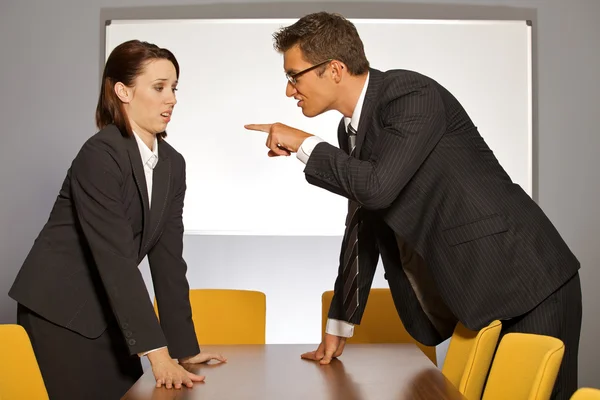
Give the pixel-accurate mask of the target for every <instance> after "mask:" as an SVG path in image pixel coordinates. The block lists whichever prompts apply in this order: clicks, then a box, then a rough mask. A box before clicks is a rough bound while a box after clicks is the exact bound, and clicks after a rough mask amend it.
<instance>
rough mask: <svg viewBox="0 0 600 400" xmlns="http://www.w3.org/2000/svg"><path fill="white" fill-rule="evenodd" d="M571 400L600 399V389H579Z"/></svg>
mask: <svg viewBox="0 0 600 400" xmlns="http://www.w3.org/2000/svg"><path fill="white" fill-rule="evenodd" d="M571 400H600V389H592V388H581V389H578V390H577V391H576V392H575V393H573V396H571Z"/></svg>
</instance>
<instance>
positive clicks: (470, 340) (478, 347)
mask: <svg viewBox="0 0 600 400" xmlns="http://www.w3.org/2000/svg"><path fill="white" fill-rule="evenodd" d="M501 330H502V324H501V323H500V321H492V322H491V323H490V324H489V325H488V326H486V327H484V328H482V329H481V330H480V331H478V332H477V331H472V330H470V329H467V328H466V327H465V326H464V325H463V324H461V323H460V322H459V323H458V324H457V325H456V328H455V329H454V333H453V334H452V338H451V339H450V345H449V346H448V352H447V353H446V359H445V360H444V365H443V366H442V373H443V374H444V375H445V376H446V378H448V380H449V381H450V382H452V384H453V385H454V386H456V387H457V388H458V390H459V391H460V392H461V393H462V394H463V395H464V396H465V397H466V398H467V399H468V400H480V399H481V393H482V392H483V386H484V385H485V379H486V377H487V375H488V371H489V370H490V365H491V363H492V358H493V357H494V351H495V350H496V346H497V345H498V337H499V336H500V331H501Z"/></svg>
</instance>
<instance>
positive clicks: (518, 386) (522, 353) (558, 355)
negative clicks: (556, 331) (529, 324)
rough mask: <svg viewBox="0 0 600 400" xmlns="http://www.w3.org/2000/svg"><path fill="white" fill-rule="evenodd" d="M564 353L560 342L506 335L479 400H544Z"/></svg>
mask: <svg viewBox="0 0 600 400" xmlns="http://www.w3.org/2000/svg"><path fill="white" fill-rule="evenodd" d="M564 352H565V346H564V344H563V342H562V341H561V340H560V339H557V338H554V337H551V336H545V335H535V334H530V333H507V334H506V335H504V337H503V338H502V339H501V340H500V345H499V346H498V349H497V351H496V355H495V356H494V361H493V362H492V368H491V370H490V375H489V377H488V381H487V383H486V386H485V390H484V392H483V397H482V400H496V399H498V400H506V399H511V400H548V399H549V398H550V395H551V394H552V389H553V388H554V382H555V381H556V376H557V375H558V369H559V368H560V363H561V362H562V358H563V355H564Z"/></svg>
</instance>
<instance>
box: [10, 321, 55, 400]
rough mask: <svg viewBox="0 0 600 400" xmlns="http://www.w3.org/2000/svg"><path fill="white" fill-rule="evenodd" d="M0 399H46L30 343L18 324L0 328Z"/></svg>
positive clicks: (40, 374)
mask: <svg viewBox="0 0 600 400" xmlns="http://www.w3.org/2000/svg"><path fill="white" fill-rule="evenodd" d="M0 358H1V359H2V362H0V398H2V400H20V399H36V400H47V399H48V392H47V391H46V386H45V385H44V380H43V379H42V373H41V372H40V367H39V366H38V363H37V360H36V358H35V354H34V353H33V348H32V347H31V341H30V340H29V336H28V335H27V332H26V331H25V329H23V327H22V326H20V325H13V324H6V325H0Z"/></svg>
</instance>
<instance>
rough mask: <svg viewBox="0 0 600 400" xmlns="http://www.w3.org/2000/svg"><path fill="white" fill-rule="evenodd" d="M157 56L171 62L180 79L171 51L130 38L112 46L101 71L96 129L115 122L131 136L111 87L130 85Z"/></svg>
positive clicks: (176, 63)
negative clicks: (119, 83) (119, 84)
mask: <svg viewBox="0 0 600 400" xmlns="http://www.w3.org/2000/svg"><path fill="white" fill-rule="evenodd" d="M158 59H165V60H169V61H171V62H172V63H173V65H174V66H175V71H176V73H177V78H179V63H178V62H177V59H176V58H175V56H174V55H173V53H171V52H170V51H169V50H167V49H162V48H160V47H158V46H156V45H155V44H152V43H147V42H142V41H139V40H130V41H127V42H124V43H121V44H120V45H118V46H117V47H115V48H114V50H113V51H112V52H111V53H110V55H109V56H108V60H107V61H106V65H105V66H104V73H103V74H102V84H101V86H100V96H99V98H98V106H97V107H96V126H97V127H98V129H102V128H104V127H105V126H106V125H109V124H114V125H116V126H117V128H119V130H120V131H121V133H123V135H128V136H131V135H133V131H132V130H131V126H130V124H129V119H128V118H127V114H126V112H125V109H124V108H123V103H122V102H121V100H120V99H119V98H118V97H117V94H116V93H115V90H114V87H115V84H116V83H118V82H121V83H122V84H124V85H125V86H133V83H134V81H135V78H137V77H138V76H139V75H140V74H142V72H143V71H144V67H145V66H146V65H147V64H148V63H149V62H151V61H153V60H158ZM165 136H167V133H166V132H161V133H160V134H158V137H159V138H164V137H165Z"/></svg>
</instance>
